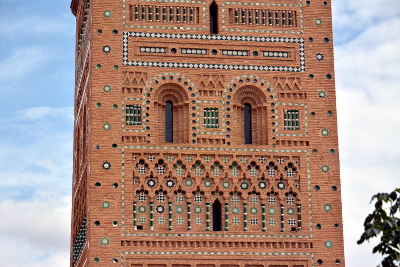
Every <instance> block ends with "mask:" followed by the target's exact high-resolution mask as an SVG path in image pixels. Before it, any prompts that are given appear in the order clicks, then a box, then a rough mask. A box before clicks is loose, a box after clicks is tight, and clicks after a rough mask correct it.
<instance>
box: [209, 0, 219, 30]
mask: <svg viewBox="0 0 400 267" xmlns="http://www.w3.org/2000/svg"><path fill="white" fill-rule="evenodd" d="M210 33H211V34H217V33H218V5H217V3H215V1H213V2H212V3H211V5H210Z"/></svg>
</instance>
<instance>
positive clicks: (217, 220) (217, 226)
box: [212, 199, 221, 231]
mask: <svg viewBox="0 0 400 267" xmlns="http://www.w3.org/2000/svg"><path fill="white" fill-rule="evenodd" d="M212 216H213V231H221V202H219V200H218V199H217V200H215V201H214V203H213V205H212Z"/></svg>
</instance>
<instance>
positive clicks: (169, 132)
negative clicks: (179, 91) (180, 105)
mask: <svg viewBox="0 0 400 267" xmlns="http://www.w3.org/2000/svg"><path fill="white" fill-rule="evenodd" d="M173 123H174V121H173V105H172V102H171V101H167V103H166V104H165V142H167V143H172V142H173V141H174V140H173V133H174V127H173Z"/></svg>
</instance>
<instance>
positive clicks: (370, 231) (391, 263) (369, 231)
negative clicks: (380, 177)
mask: <svg viewBox="0 0 400 267" xmlns="http://www.w3.org/2000/svg"><path fill="white" fill-rule="evenodd" d="M374 200H375V210H374V211H373V212H372V213H371V214H369V215H368V216H367V218H366V219H365V222H364V233H362V235H361V238H360V240H358V241H357V244H359V245H360V244H362V243H363V242H364V241H366V240H369V239H370V238H375V237H380V242H379V244H378V245H377V246H376V247H374V248H373V250H372V253H376V252H378V253H380V254H382V256H384V259H383V260H382V263H381V265H382V267H395V266H400V265H399V264H400V247H399V241H400V218H399V217H396V215H398V213H400V188H397V189H396V190H394V191H393V192H391V193H379V194H376V195H374V196H373V197H372V199H371V203H372V202H373V201H374Z"/></svg>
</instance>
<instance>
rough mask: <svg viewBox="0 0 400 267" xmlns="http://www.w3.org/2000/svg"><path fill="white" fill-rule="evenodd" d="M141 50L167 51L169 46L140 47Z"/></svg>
mask: <svg viewBox="0 0 400 267" xmlns="http://www.w3.org/2000/svg"><path fill="white" fill-rule="evenodd" d="M140 52H142V53H166V52H167V48H165V47H145V46H141V47H140Z"/></svg>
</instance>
